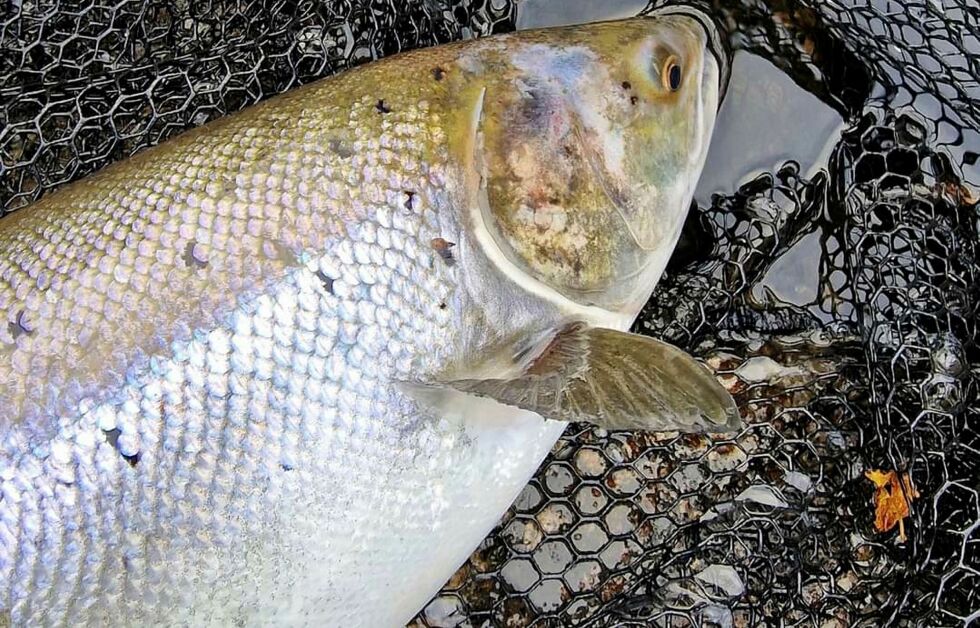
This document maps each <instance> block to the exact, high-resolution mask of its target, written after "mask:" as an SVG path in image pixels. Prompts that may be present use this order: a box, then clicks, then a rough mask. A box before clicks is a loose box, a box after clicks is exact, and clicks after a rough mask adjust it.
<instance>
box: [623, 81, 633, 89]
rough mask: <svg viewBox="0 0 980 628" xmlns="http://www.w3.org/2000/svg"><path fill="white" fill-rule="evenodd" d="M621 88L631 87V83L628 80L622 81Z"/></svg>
mask: <svg viewBox="0 0 980 628" xmlns="http://www.w3.org/2000/svg"><path fill="white" fill-rule="evenodd" d="M623 89H633V84H632V83H630V82H629V81H623Z"/></svg>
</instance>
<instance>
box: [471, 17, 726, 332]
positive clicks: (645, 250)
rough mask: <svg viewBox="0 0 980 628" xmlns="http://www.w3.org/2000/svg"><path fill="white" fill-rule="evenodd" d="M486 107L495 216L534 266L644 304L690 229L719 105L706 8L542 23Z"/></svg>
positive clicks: (588, 293)
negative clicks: (702, 13)
mask: <svg viewBox="0 0 980 628" xmlns="http://www.w3.org/2000/svg"><path fill="white" fill-rule="evenodd" d="M495 74H496V78H495V79H494V80H493V81H491V82H489V83H488V84H487V87H486V91H485V94H484V97H483V103H482V108H481V125H480V141H481V142H482V151H481V154H482V156H483V164H482V173H483V176H482V180H483V188H484V191H485V195H484V198H483V202H482V204H481V208H482V214H483V215H482V219H483V221H484V223H485V225H486V228H487V230H488V231H489V232H490V234H491V235H492V238H493V241H494V243H495V245H496V246H497V247H499V250H500V251H501V252H502V253H503V254H504V256H505V257H506V258H507V259H508V260H509V262H510V263H512V264H513V265H514V266H515V267H516V268H517V269H519V271H520V272H523V273H525V274H526V275H528V276H530V277H531V278H533V280H534V281H537V282H540V283H543V284H545V285H546V286H547V287H548V288H550V289H553V290H555V291H557V292H558V293H560V294H561V295H562V296H564V297H566V298H568V299H571V300H572V301H574V302H576V303H578V304H582V305H587V306H597V307H601V308H604V309H607V310H612V311H614V312H629V313H631V314H633V315H635V314H636V313H637V312H638V311H639V308H640V307H642V304H643V303H644V302H645V301H646V299H647V298H648V297H649V294H650V291H651V290H652V288H653V286H654V285H655V284H656V282H657V281H658V280H659V277H660V274H661V273H662V272H663V268H664V266H665V265H666V262H667V259H668V258H669V255H670V253H671V251H672V250H673V248H674V246H675V245H676V242H677V239H678V237H679V235H680V230H681V227H682V226H683V223H684V218H685V216H686V214H687V211H688V209H689V207H690V205H691V200H692V197H693V194H694V188H695V184H696V183H697V180H698V177H699V175H700V172H701V168H702V166H703V165H704V161H705V157H706V153H707V148H708V143H709V140H710V137H711V131H712V128H713V126H714V120H715V114H716V111H717V109H718V105H719V92H720V83H721V80H722V74H723V71H722V63H721V62H720V61H719V55H716V54H715V52H714V50H713V46H712V42H711V37H710V34H709V30H708V29H707V27H706V26H704V25H703V24H702V22H701V20H699V19H698V18H696V17H693V16H691V15H683V14H673V15H658V16H654V17H645V18H634V19H630V20H623V21H617V22H605V23H597V24H590V25H585V26H579V27H571V28H564V29H547V30H542V31H538V32H537V33H536V34H530V35H529V36H528V37H527V39H524V40H522V45H520V46H518V47H516V48H515V49H513V50H508V53H507V56H506V59H505V61H504V62H502V63H500V64H499V66H498V67H497V68H496V72H495Z"/></svg>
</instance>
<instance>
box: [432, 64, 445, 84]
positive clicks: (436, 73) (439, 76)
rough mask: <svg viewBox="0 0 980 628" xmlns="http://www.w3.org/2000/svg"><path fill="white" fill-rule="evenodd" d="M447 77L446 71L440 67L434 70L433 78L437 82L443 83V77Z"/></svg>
mask: <svg viewBox="0 0 980 628" xmlns="http://www.w3.org/2000/svg"><path fill="white" fill-rule="evenodd" d="M445 75H446V71H445V70H443V69H442V68H440V67H439V66H436V67H434V68H432V78H434V79H435V80H437V81H441V80H442V77H444V76H445Z"/></svg>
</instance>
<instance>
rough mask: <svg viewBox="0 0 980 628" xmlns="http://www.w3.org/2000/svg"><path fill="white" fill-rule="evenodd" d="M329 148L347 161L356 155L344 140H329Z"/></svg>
mask: <svg viewBox="0 0 980 628" xmlns="http://www.w3.org/2000/svg"><path fill="white" fill-rule="evenodd" d="M327 148H329V149H330V151H331V152H333V154H335V155H337V156H338V157H340V158H341V159H347V158H348V157H350V156H351V155H353V154H354V151H352V150H351V149H350V147H349V146H347V143H346V142H344V141H343V140H329V141H327Z"/></svg>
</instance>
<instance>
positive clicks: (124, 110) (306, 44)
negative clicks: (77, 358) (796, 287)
mask: <svg viewBox="0 0 980 628" xmlns="http://www.w3.org/2000/svg"><path fill="white" fill-rule="evenodd" d="M654 4H660V3H659V2H655V3H654ZM69 5H70V6H69ZM709 9H710V10H711V11H712V12H713V14H714V15H716V16H717V17H718V18H719V21H720V22H721V23H722V24H723V25H725V26H726V27H727V30H728V31H729V32H730V33H731V37H730V43H731V46H732V47H733V48H735V49H742V50H748V51H752V52H754V53H756V54H759V55H762V56H764V57H766V58H767V59H769V60H770V61H772V62H773V63H774V64H775V65H776V66H778V67H779V68H781V69H783V70H784V71H786V72H787V73H788V74H789V75H790V76H792V77H793V79H794V80H795V81H796V82H797V83H798V84H800V85H801V86H803V87H805V88H806V89H807V90H808V91H810V92H811V93H813V94H815V95H816V96H818V97H819V98H821V99H822V100H824V101H825V102H827V103H828V104H830V105H831V106H832V107H834V108H835V109H837V110H838V111H839V112H840V113H841V114H842V115H843V116H844V117H845V119H846V120H847V124H848V128H847V130H846V132H845V133H844V134H843V135H842V136H841V139H840V141H839V142H838V144H837V145H836V146H835V147H834V149H833V151H832V153H831V157H830V160H829V164H828V165H827V167H826V169H825V170H823V171H821V172H818V173H817V174H815V175H813V176H804V175H802V174H801V173H800V168H799V167H798V166H797V165H796V164H795V163H794V162H792V161H790V162H787V163H785V164H784V165H783V166H782V167H780V168H778V169H776V170H774V171H773V172H770V173H762V174H760V175H759V176H758V177H757V178H756V179H754V180H753V181H751V182H749V183H746V184H745V185H743V186H742V187H741V188H739V189H737V190H732V191H731V192H730V193H729V194H727V195H717V196H715V197H714V198H713V199H712V202H711V204H710V206H706V207H699V208H697V211H694V212H692V216H691V219H690V220H689V221H688V225H687V228H686V230H685V237H684V240H683V241H682V244H681V246H680V248H679V250H678V252H677V254H676V255H675V257H674V260H673V262H672V265H671V267H670V269H669V271H668V274H667V275H666V277H665V278H664V280H663V282H662V283H661V285H660V286H659V287H658V290H657V292H656V294H655V295H654V297H653V298H652V299H651V301H650V303H649V304H648V306H647V308H646V310H645V311H644V312H643V314H642V315H641V318H640V320H639V321H638V322H637V330H638V331H641V332H643V333H650V334H654V335H657V336H660V337H663V338H666V339H668V340H670V341H672V342H675V343H677V344H678V345H680V346H683V347H685V348H687V349H689V350H691V351H693V352H695V353H696V354H699V355H701V356H703V357H704V358H705V359H706V361H707V362H708V363H709V365H711V366H712V367H713V368H715V369H716V370H717V371H718V372H719V373H720V374H721V376H722V378H723V380H724V381H725V383H726V384H727V385H728V386H729V388H730V389H731V390H732V391H733V393H734V394H735V396H736V399H737V401H738V402H739V403H740V406H741V408H742V412H743V416H744V417H745V421H746V428H745V429H744V430H743V431H742V432H741V433H740V434H737V435H734V436H732V437H729V438H713V437H707V436H685V435H676V434H631V433H608V434H607V433H602V432H601V431H599V430H595V429H591V428H585V427H573V428H570V429H569V430H568V431H567V433H566V435H565V436H564V437H563V438H562V439H561V441H560V442H559V443H558V445H557V446H556V447H555V449H554V451H553V452H552V454H551V456H550V457H549V458H548V460H547V461H546V462H545V464H544V465H543V466H542V468H541V470H540V471H539V473H538V474H537V476H536V477H535V479H534V480H533V481H532V482H531V483H530V484H529V486H528V487H527V488H526V489H525V490H524V492H523V493H522V494H521V496H520V497H519V499H518V500H517V502H516V503H515V504H514V505H513V507H512V508H511V509H510V511H508V513H507V514H506V515H505V516H504V518H503V520H502V521H501V523H500V525H499V526H498V528H497V529H496V530H495V531H494V532H493V533H492V534H491V535H490V536H489V537H488V538H487V539H486V541H485V542H484V543H483V544H482V545H481V547H480V548H479V549H478V550H477V551H476V552H475V553H474V555H473V556H472V557H471V559H470V560H469V561H468V562H467V563H466V564H465V565H464V566H463V567H462V568H461V569H460V570H459V572H457V574H456V575H455V576H454V577H453V578H452V579H451V580H450V582H448V583H447V584H446V586H445V588H444V589H443V591H442V592H441V593H440V594H439V595H438V596H437V597H436V598H435V599H434V600H433V601H432V602H431V603H430V604H429V605H428V606H427V607H426V608H425V609H424V610H423V612H421V613H420V615H419V616H418V618H416V620H415V622H414V623H416V624H418V625H428V626H432V627H435V626H455V625H484V624H486V623H488V622H489V623H490V624H494V625H509V626H523V625H556V624H562V625H565V624H576V625H593V626H596V625H601V626H607V625H617V626H621V625H637V626H640V625H644V626H646V625H663V626H690V625H720V626H728V625H739V626H748V625H760V624H766V623H777V622H783V623H785V624H789V625H807V626H847V625H877V624H881V623H885V624H903V625H920V626H945V625H965V624H968V623H970V622H971V621H972V620H975V619H977V618H980V593H978V591H980V503H978V499H980V498H978V492H980V471H978V465H980V463H978V460H980V457H978V456H980V416H978V413H980V411H978V409H977V408H978V404H977V373H980V370H978V369H980V355H978V348H977V330H976V316H977V307H978V302H980V294H978V288H977V281H976V276H975V275H976V274H977V273H978V272H980V267H978V261H977V254H978V251H977V247H978V244H977V242H978V240H977V237H978V234H977V229H978V215H977V200H978V198H977V194H978V193H977V189H978V186H980V168H978V159H980V156H978V153H980V83H978V81H977V77H978V76H980V36H978V33H980V9H978V8H977V6H976V3H971V2H961V1H956V2H950V1H947V2H937V1H932V0H913V1H910V2H906V3H902V4H899V3H894V2H887V1H886V0H849V1H848V2H817V1H816V0H808V1H806V2H799V1H796V0H772V1H771V2H762V1H761V0H737V1H734V2H730V1H728V2H721V0H716V1H715V2H714V5H713V6H709ZM517 10H519V7H518V6H515V3H514V2H512V1H511V0H459V1H448V0H446V1H443V0H411V1H408V2H398V3H396V2H393V1H392V0H380V1H370V2H369V1H367V0H341V1H338V2H313V1H310V0H254V1H249V0H212V1H210V2H203V3H197V2H186V1H184V2H176V3H173V2H160V1H156V0H142V1H141V0H118V1H115V2H107V1H104V0H86V1H84V2H78V3H53V2H38V1H36V0H13V1H10V2H7V3H5V4H4V7H3V9H2V10H0V11H2V12H0V204H2V210H3V212H7V211H11V210H15V209H17V208H19V207H22V206H24V205H26V204H27V203H29V202H31V201H32V200H34V199H36V198H37V197H38V196H40V195H41V194H43V193H45V192H47V191H49V190H51V189H53V188H55V187H57V186H58V185H61V184H63V183H66V182H69V181H72V180H75V179H77V178H79V177H82V176H84V175H86V174H89V173H90V172H92V171H94V170H96V169H98V168H100V167H102V166H104V165H105V164H107V163H109V162H111V161H114V160H117V159H120V158H123V157H125V156H127V155H129V154H132V153H133V152H135V151H137V150H139V149H141V148H143V147H145V146H149V145H153V144H156V143H158V142H160V141H161V140H163V139H165V138H167V137H170V136H172V135H174V134H175V133H177V132H179V131H182V130H184V129H186V128H189V127H192V126H196V125H199V124H202V123H204V122H206V121H207V120H210V119H213V118H215V117H218V116H220V115H223V114H225V113H228V112H230V111H234V110H237V109H240V108H242V107H244V106H247V105H249V104H251V103H254V102H256V101H258V100H260V99H262V98H264V97H267V96H269V95H272V94H275V93H278V92H281V91H283V90H285V89H288V88H290V87H292V86H295V85H298V84H301V83H304V82H308V81H310V80H312V79H314V78H317V77H319V76H323V75H326V74H330V73H332V72H336V71H339V70H341V69H343V68H346V67H349V66H351V65H353V64H356V63H360V62H362V61H365V60H369V59H372V58H376V57H379V56H383V55H386V54H390V53H393V52H396V51H398V50H402V49H407V48H414V47H419V46H426V45H432V44H435V43H439V42H443V41H448V40H452V39H456V38H459V37H463V36H468V35H470V34H477V35H479V34H486V33H491V32H498V31H502V30H509V29H511V28H513V26H514V23H515V16H516V11H517ZM801 132H805V129H802V130H801ZM804 238H816V239H817V241H818V242H819V247H817V248H818V249H819V251H818V253H817V254H816V255H815V257H814V258H813V259H809V260H808V263H812V264H813V265H815V267H817V268H818V271H819V289H818V290H817V296H816V297H815V298H814V299H813V301H812V303H809V304H806V305H804V306H800V305H790V304H786V303H781V302H779V301H778V299H776V298H775V297H774V296H773V295H771V294H769V293H767V292H766V291H765V290H764V289H762V287H761V284H762V279H763V277H764V276H765V275H766V273H767V272H768V271H769V270H770V269H771V268H772V266H773V264H774V263H775V262H776V261H777V260H779V259H780V258H781V257H782V256H784V255H791V254H793V253H792V251H793V250H794V246H795V245H796V244H798V243H799V242H801V241H802V240H803V239H804ZM872 469H880V470H886V471H889V470H893V471H897V472H899V473H908V474H909V476H910V477H911V479H912V482H913V483H914V485H915V489H916V490H917V491H918V493H919V497H918V498H917V499H916V500H914V501H913V502H912V511H911V513H910V516H909V517H908V518H907V519H906V520H905V521H904V532H905V534H906V535H907V540H906V541H904V542H903V541H901V540H899V538H898V537H899V531H898V530H897V529H893V530H890V531H888V532H879V531H878V530H877V529H876V528H875V505H874V502H873V499H872V497H873V493H874V485H873V484H872V483H871V482H870V481H869V480H867V479H866V477H865V472H866V471H868V470H872Z"/></svg>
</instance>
